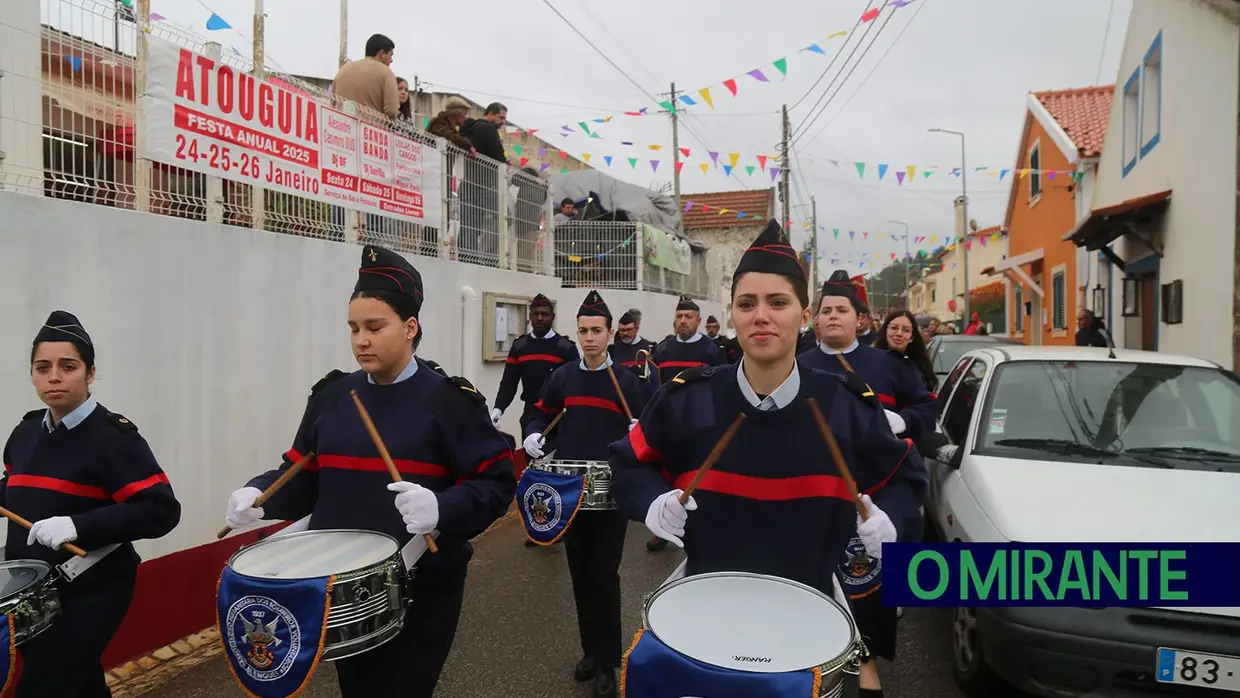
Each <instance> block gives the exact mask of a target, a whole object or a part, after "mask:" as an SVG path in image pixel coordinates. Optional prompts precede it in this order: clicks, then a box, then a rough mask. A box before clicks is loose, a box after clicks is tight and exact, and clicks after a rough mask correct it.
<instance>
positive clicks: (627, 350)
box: [607, 337, 654, 371]
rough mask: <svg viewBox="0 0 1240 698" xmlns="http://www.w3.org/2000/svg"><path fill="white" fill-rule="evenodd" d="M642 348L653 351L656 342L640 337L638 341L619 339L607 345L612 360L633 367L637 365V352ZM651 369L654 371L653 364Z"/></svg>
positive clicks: (626, 366)
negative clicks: (622, 340)
mask: <svg viewBox="0 0 1240 698" xmlns="http://www.w3.org/2000/svg"><path fill="white" fill-rule="evenodd" d="M642 350H645V351H647V352H651V353H653V352H654V342H652V341H650V340H649V339H642V338H641V337H638V338H637V341H636V342H633V343H632V344H629V343H627V342H621V341H620V340H618V339H617V340H616V341H614V342H612V343H611V346H609V347H607V354H608V355H609V356H611V360H612V361H615V362H616V363H618V364H620V365H621V366H624V367H625V368H629V369H631V368H634V367H636V366H637V352H639V351H642ZM650 358H651V359H653V358H654V357H653V356H651V357H650ZM650 370H651V371H653V370H654V367H653V366H652V367H651V369H650Z"/></svg>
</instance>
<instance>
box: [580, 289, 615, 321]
mask: <svg viewBox="0 0 1240 698" xmlns="http://www.w3.org/2000/svg"><path fill="white" fill-rule="evenodd" d="M577 317H605V318H609V317H611V310H610V309H609V308H608V307H607V304H606V303H604V302H603V297H602V296H601V295H599V292H598V291H590V293H589V295H587V296H586V299H585V300H584V301H582V302H581V308H579V309H578V310H577Z"/></svg>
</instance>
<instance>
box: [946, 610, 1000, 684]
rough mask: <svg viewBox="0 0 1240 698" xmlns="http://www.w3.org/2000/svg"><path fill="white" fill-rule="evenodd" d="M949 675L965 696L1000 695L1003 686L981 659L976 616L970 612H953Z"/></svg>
mask: <svg viewBox="0 0 1240 698" xmlns="http://www.w3.org/2000/svg"><path fill="white" fill-rule="evenodd" d="M952 655H953V657H952V658H953V660H954V661H953V662H952V671H953V673H954V674H955V676H956V683H957V684H959V686H960V688H962V689H964V692H965V693H967V694H968V695H970V696H976V698H993V696H996V695H1000V694H1001V693H1000V692H1001V691H1002V689H1003V688H1004V684H1003V681H1002V679H1000V678H999V676H998V675H997V674H995V672H994V670H993V669H991V668H990V665H989V664H987V663H986V659H985V658H984V657H983V656H982V646H981V643H980V642H978V636H977V614H976V613H975V612H974V610H973V609H972V608H956V609H952Z"/></svg>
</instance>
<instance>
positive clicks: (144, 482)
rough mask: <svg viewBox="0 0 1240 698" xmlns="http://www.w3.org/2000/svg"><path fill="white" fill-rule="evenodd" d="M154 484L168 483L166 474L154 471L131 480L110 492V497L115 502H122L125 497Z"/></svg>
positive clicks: (127, 497) (149, 487)
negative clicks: (136, 479)
mask: <svg viewBox="0 0 1240 698" xmlns="http://www.w3.org/2000/svg"><path fill="white" fill-rule="evenodd" d="M156 485H169V486H171V485H172V483H170V482H168V476H167V475H165V474H163V473H156V474H154V475H152V476H150V477H148V478H143V479H141V480H138V481H137V482H131V483H129V484H128V485H125V486H124V487H122V488H120V489H119V490H117V491H115V492H113V493H112V499H113V501H116V502H123V501H125V500H126V499H129V498H130V497H132V496H134V495H135V494H138V493H139V492H141V491H142V490H149V489H151V488H152V487H154V486H156Z"/></svg>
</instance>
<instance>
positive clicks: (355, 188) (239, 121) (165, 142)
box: [141, 37, 443, 227]
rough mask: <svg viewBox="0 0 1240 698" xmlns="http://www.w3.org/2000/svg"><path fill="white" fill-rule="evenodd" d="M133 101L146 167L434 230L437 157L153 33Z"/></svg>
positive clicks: (438, 196)
mask: <svg viewBox="0 0 1240 698" xmlns="http://www.w3.org/2000/svg"><path fill="white" fill-rule="evenodd" d="M148 44H149V46H150V57H149V63H148V65H149V70H148V73H147V90H146V94H145V95H143V97H142V99H141V110H142V119H143V122H142V123H143V127H144V128H145V129H146V132H147V153H146V155H147V157H148V158H149V159H150V160H153V161H155V162H159V163H164V164H167V165H173V166H176V167H181V168H184V169H187V170H192V171H195V172H202V173H204V174H208V175H215V176H218V177H223V178H224V179H230V180H233V181H237V182H245V183H250V184H254V185H257V186H260V187H263V188H264V189H271V190H273V191H282V192H286V193H289V194H295V195H297V196H303V197H306V198H309V199H315V200H317V201H322V202H324V203H330V204H335V205H337V206H342V207H345V208H350V209H355V210H358V211H364V212H366V213H382V214H384V215H385V216H390V217H392V218H396V219H400V220H406V221H409V222H412V223H421V224H423V225H429V226H434V227H439V226H440V225H441V224H442V222H441V221H440V205H439V202H440V201H441V200H442V189H443V185H442V177H441V173H440V165H439V163H440V158H439V152H438V151H437V150H436V149H435V148H432V147H430V146H427V145H423V144H422V143H419V142H417V141H415V140H413V139H412V138H408V137H406V136H404V135H401V134H399V133H396V132H393V131H391V130H388V129H386V128H382V127H379V126H375V125H372V124H369V123H367V122H365V121H362V120H360V119H358V118H357V117H355V116H350V115H348V114H345V113H344V112H341V111H338V110H336V109H332V108H330V107H327V106H325V105H322V104H319V103H318V102H316V101H314V100H313V99H311V98H310V97H308V96H307V95H305V94H304V93H302V92H298V91H295V90H291V89H289V88H288V87H286V86H284V85H283V84H282V83H280V82H278V81H275V82H268V81H265V80H257V79H255V78H254V77H253V76H252V75H249V74H248V73H244V72H241V71H240V70H238V69H236V68H233V67H232V66H229V65H227V64H224V63H221V62H219V61H215V60H213V59H211V58H208V57H206V56H203V55H200V54H197V53H194V52H192V51H189V50H187V49H184V48H181V47H180V46H177V45H176V44H173V43H171V42H167V41H163V40H160V39H157V38H155V37H149V38H148Z"/></svg>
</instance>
